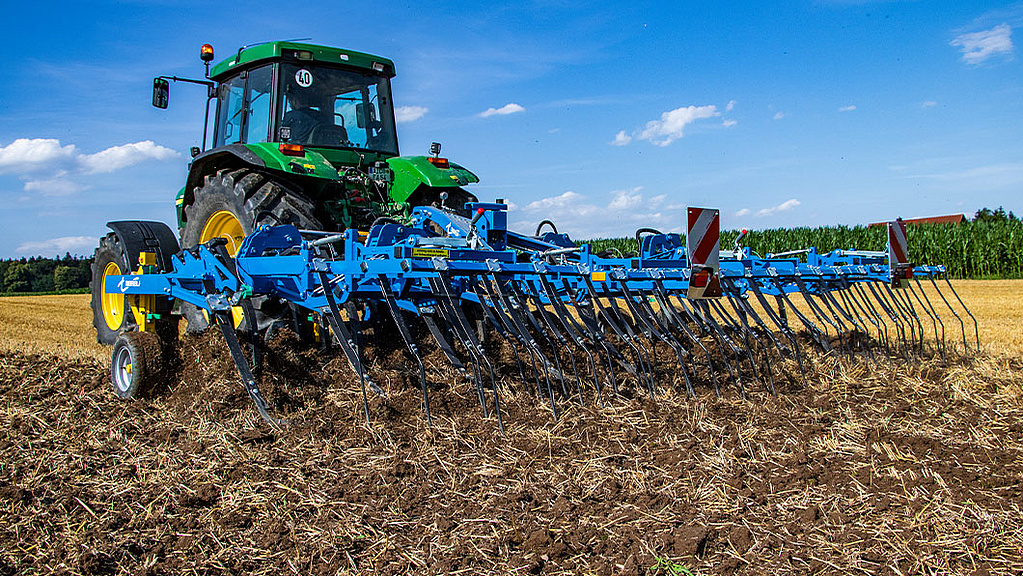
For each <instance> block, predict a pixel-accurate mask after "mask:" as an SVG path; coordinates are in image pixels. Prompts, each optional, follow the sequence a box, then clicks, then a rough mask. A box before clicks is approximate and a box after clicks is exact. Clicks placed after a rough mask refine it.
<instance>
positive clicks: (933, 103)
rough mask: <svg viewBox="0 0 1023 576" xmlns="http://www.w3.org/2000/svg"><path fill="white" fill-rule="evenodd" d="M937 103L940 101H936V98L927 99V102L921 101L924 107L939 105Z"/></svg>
mask: <svg viewBox="0 0 1023 576" xmlns="http://www.w3.org/2000/svg"><path fill="white" fill-rule="evenodd" d="M937 105H938V103H937V102H935V101H934V100H927V101H926V102H921V103H920V106H921V107H922V108H930V107H931V106H937Z"/></svg>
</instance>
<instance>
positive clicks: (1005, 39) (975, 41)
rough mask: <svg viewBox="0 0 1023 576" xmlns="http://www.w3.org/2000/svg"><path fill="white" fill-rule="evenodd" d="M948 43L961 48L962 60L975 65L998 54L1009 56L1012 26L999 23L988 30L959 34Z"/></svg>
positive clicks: (1010, 53)
mask: <svg viewBox="0 0 1023 576" xmlns="http://www.w3.org/2000/svg"><path fill="white" fill-rule="evenodd" d="M950 44H951V45H952V46H959V47H960V48H962V50H963V55H962V60H963V62H966V63H967V64H972V65H977V64H980V63H982V62H984V61H985V60H987V59H988V58H991V57H993V56H997V55H999V54H1002V55H1005V56H1006V58H1011V57H1012V50H1013V46H1012V28H1011V27H1010V26H1009V25H1008V24H999V25H998V26H995V27H994V28H992V29H990V30H981V31H980V32H970V33H967V34H960V35H959V36H956V37H955V39H953V40H952V42H951V43H950Z"/></svg>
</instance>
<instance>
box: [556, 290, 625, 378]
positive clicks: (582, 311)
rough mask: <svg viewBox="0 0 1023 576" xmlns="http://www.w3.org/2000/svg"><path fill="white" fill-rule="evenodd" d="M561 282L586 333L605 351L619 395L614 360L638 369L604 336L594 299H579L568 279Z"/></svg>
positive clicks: (610, 373)
mask: <svg viewBox="0 0 1023 576" xmlns="http://www.w3.org/2000/svg"><path fill="white" fill-rule="evenodd" d="M561 282H562V285H563V286H564V287H565V293H566V294H567V295H568V298H569V301H570V302H571V303H572V306H573V307H574V308H575V310H576V312H578V313H579V320H580V324H581V325H582V326H583V327H584V328H585V329H586V333H587V335H588V336H589V338H590V341H591V342H596V343H597V344H598V345H599V346H600V348H601V349H602V350H603V351H604V357H605V358H606V359H607V371H608V375H609V376H610V378H611V389H612V391H614V393H615V394H616V395H617V394H618V393H619V392H618V378H617V377H616V376H615V371H614V362H618V363H619V364H621V365H622V366H623V367H625V369H626V371H629V369H630V367H631V369H632V370H633V371H634V370H636V368H635V367H633V366H631V365H630V364H629V363H628V361H627V360H626V359H625V356H622V353H621V352H619V351H618V349H617V348H615V347H614V345H613V344H611V343H610V342H608V340H607V338H604V335H603V334H602V333H601V332H600V329H599V327H598V326H597V317H596V313H594V311H593V306H592V302H593V299H592V298H590V299H588V300H586V301H581V300H579V298H578V297H577V296H576V293H575V292H574V291H573V290H572V287H571V285H570V284H569V283H568V280H567V279H564V278H563V279H562V280H561ZM591 294H592V293H591ZM598 390H599V388H598Z"/></svg>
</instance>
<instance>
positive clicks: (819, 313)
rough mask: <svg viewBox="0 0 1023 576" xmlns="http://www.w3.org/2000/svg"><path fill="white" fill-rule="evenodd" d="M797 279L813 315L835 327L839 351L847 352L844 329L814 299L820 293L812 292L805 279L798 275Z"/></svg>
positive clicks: (822, 322)
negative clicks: (843, 334)
mask: <svg viewBox="0 0 1023 576" xmlns="http://www.w3.org/2000/svg"><path fill="white" fill-rule="evenodd" d="M795 281H796V285H797V286H798V287H799V291H800V292H802V293H803V300H804V301H805V302H806V305H807V306H809V307H810V310H811V311H812V312H813V315H814V316H815V317H816V318H817V320H818V321H819V322H821V324H822V325H830V326H831V327H832V328H834V329H835V336H836V338H838V349H839V352H840V353H842V352H846V346H845V339H844V338H843V337H842V333H843V329H842V328H840V327H839V325H838V324H836V323H835V321H834V320H832V319H831V318H828V315H827V313H825V312H824V310H823V309H822V308H820V306H818V305H817V302H816V301H815V300H814V297H818V298H819V297H820V295H819V294H814V293H813V292H811V291H810V290H809V289H808V288H807V287H806V282H805V281H803V279H802V278H798V277H797V278H796V280H795ZM850 352H851V351H850Z"/></svg>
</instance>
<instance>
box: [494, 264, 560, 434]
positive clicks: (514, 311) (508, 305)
mask: <svg viewBox="0 0 1023 576" xmlns="http://www.w3.org/2000/svg"><path fill="white" fill-rule="evenodd" d="M494 280H495V282H494V284H495V286H494V290H496V292H497V295H498V297H499V298H500V300H501V304H502V305H503V306H504V307H505V311H506V312H507V314H508V317H509V318H511V320H512V323H513V324H514V325H515V328H516V330H517V331H518V332H519V334H521V335H522V338H523V340H524V341H525V342H526V343H527V345H528V346H530V347H531V348H532V349H533V352H535V353H536V355H537V357H538V358H539V359H540V366H542V367H543V372H544V381H545V382H546V383H547V397H548V400H550V403H551V413H552V414H553V415H554V419H555V420H557V419H558V407H557V404H556V403H555V402H554V386H553V385H552V384H551V377H550V370H551V368H550V366H549V365H548V362H547V358H546V357H545V356H544V355H543V353H542V352H541V351H540V346H539V345H538V344H537V343H536V340H535V339H534V338H533V336H532V335H531V334H530V332H529V330H528V329H527V328H526V325H525V322H524V321H523V320H522V319H520V318H519V316H520V315H521V311H520V309H521V306H517V305H516V304H515V303H514V302H512V300H511V298H510V297H509V296H508V293H507V292H506V291H505V286H504V285H503V284H502V283H501V282H499V281H497V278H496V277H495V278H494ZM512 284H513V285H514V283H512ZM540 392H541V395H543V392H542V391H540Z"/></svg>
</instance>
